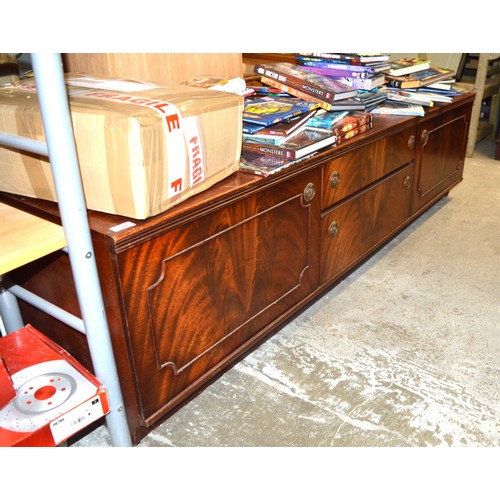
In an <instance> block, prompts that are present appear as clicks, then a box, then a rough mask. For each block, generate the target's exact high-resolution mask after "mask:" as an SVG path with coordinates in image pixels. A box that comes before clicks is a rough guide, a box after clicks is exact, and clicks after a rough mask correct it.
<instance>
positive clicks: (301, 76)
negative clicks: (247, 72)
mask: <svg viewBox="0 0 500 500" xmlns="http://www.w3.org/2000/svg"><path fill="white" fill-rule="evenodd" d="M254 72H255V73H257V74H259V75H261V76H265V77H267V78H269V79H270V80H273V81H274V82H279V83H283V84H285V85H288V86H289V87H292V88H295V89H297V90H299V91H301V92H304V93H306V94H309V95H311V96H313V97H315V98H316V99H319V100H321V101H324V102H326V103H332V102H334V101H337V100H339V99H347V98H349V97H354V96H355V95H356V93H357V91H356V90H354V89H352V88H350V87H349V86H348V85H345V84H344V83H341V82H338V81H337V80H334V79H332V78H328V77H326V76H323V75H318V74H316V73H314V72H313V71H310V70H309V69H307V68H305V67H304V66H298V65H295V64H291V63H276V64H256V65H255V67H254Z"/></svg>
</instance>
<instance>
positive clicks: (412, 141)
mask: <svg viewBox="0 0 500 500" xmlns="http://www.w3.org/2000/svg"><path fill="white" fill-rule="evenodd" d="M414 147H415V136H414V135H413V134H412V135H410V138H409V139H408V149H409V150H410V151H411V150H412V149H413V148H414Z"/></svg>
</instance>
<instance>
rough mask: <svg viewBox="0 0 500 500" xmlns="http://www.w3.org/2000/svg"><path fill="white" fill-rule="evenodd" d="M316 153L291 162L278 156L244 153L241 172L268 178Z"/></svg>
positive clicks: (242, 154) (241, 160)
mask: <svg viewBox="0 0 500 500" xmlns="http://www.w3.org/2000/svg"><path fill="white" fill-rule="evenodd" d="M315 154H316V152H314V153H311V154H309V155H306V156H304V157H302V158H299V159H298V160H289V159H287V158H281V157H277V156H267V155H261V154H258V153H252V152H248V151H243V152H242V153H241V157H240V167H239V169H240V172H247V173H249V174H255V175H260V176H261V177H268V176H269V175H272V174H276V173H277V172H281V171H282V170H284V169H285V168H289V167H291V166H292V165H296V164H297V163H300V162H302V161H304V160H305V159H307V158H311V156H314V155H315Z"/></svg>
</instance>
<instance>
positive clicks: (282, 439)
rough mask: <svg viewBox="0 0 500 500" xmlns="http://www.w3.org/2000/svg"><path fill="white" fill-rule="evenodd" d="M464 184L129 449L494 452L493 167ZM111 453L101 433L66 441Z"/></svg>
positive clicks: (499, 199)
mask: <svg viewBox="0 0 500 500" xmlns="http://www.w3.org/2000/svg"><path fill="white" fill-rule="evenodd" d="M494 147H495V144H494V143H493V142H492V141H487V140H483V141H481V142H480V143H478V144H477V147H476V151H475V153H474V156H473V157H472V158H467V159H466V163H465V174H464V181H463V182H462V183H460V184H459V185H458V186H456V187H455V188H454V189H453V190H452V191H451V192H450V194H449V196H448V197H446V198H445V199H443V200H441V201H440V202H439V203H438V204H437V205H435V206H434V207H433V208H431V209H430V210H429V211H428V212H427V213H426V214H424V215H423V216H422V217H421V218H420V219H419V220H418V221H416V222H415V223H414V224H413V225H412V226H411V227H409V228H407V229H406V230H405V231H404V232H402V233H401V234H400V235H399V236H398V237H397V238H395V239H394V240H393V241H391V242H390V243H389V244H388V245H387V246H386V247H385V248H383V249H382V250H381V251H380V252H379V253H378V254H377V255H375V256H374V257H373V258H372V259H370V260H369V261H368V262H367V263H366V264H365V265H363V266H362V267H361V268H359V269H358V270H357V271H356V272H354V273H353V274H352V275H350V276H349V277H348V278H347V279H345V280H344V281H343V282H342V283H341V284H340V285H339V286H337V287H336V288H335V289H333V290H332V291H331V292H330V293H328V294H327V295H325V296H324V297H322V298H321V299H320V300H318V301H317V302H316V303H315V304H314V305H312V306H311V307H310V308H309V309H307V310H306V311H305V312H304V313H303V314H302V315H300V316H299V317H297V318H296V319H295V320H294V321H293V322H291V323H290V324H288V325H287V326H286V327H284V328H283V329H282V330H281V331H280V332H278V333H277V334H276V335H275V336H273V337H272V338H270V339H269V340H268V341H267V342H266V343H265V344H263V345H262V346H261V347H260V348H258V349H257V350H255V351H254V352H253V353H251V354H250V355H248V356H247V357H246V358H245V359H244V360H243V361H241V362H240V363H239V364H237V365H236V366H235V367H234V368H232V369H231V370H229V371H228V372H227V373H226V374H224V375H223V376H222V377H221V378H220V379H218V380H217V381H216V382H214V383H213V384H212V385H211V386H210V387H208V388H207V389H206V390H205V391H204V392H203V393H202V394H200V395H199V396H198V397H196V398H195V399H194V400H193V401H191V402H190V403H189V404H187V405H186V406H185V407H184V408H182V409H181V410H179V411H178V412H177V413H176V414H175V415H173V416H172V417H171V418H170V419H169V420H168V421H166V422H165V423H163V424H162V425H161V426H160V427H158V428H157V429H156V430H154V431H153V432H151V433H150V434H149V435H148V436H147V437H145V438H144V439H143V441H142V442H141V443H140V444H139V446H138V447H441V446H442V447H478V446H479V447H498V446H499V445H500V310H499V303H500V265H499V264H500V232H499V231H500V230H499V228H500V224H499V223H500V189H499V187H498V186H500V161H495V160H494V159H493V158H494ZM72 446H75V447H83V446H86V447H87V446H91V447H94V446H99V447H101V446H104V447H106V446H110V440H109V436H108V433H107V430H106V428H105V427H104V426H102V427H100V428H98V429H97V430H95V431H93V432H92V433H90V434H89V435H87V436H84V437H82V438H81V439H80V440H79V441H77V442H76V443H74V444H72Z"/></svg>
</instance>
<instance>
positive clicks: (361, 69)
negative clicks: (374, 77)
mask: <svg viewBox="0 0 500 500" xmlns="http://www.w3.org/2000/svg"><path fill="white" fill-rule="evenodd" d="M301 66H304V67H306V68H307V69H310V70H312V68H320V69H330V70H332V71H333V70H337V71H341V72H344V73H345V72H352V73H354V74H355V75H360V74H372V73H373V72H374V71H373V69H372V68H368V67H365V66H361V65H351V64H336V63H327V62H319V61H303V62H302V63H301Z"/></svg>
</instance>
